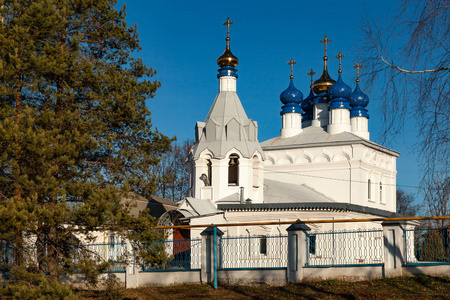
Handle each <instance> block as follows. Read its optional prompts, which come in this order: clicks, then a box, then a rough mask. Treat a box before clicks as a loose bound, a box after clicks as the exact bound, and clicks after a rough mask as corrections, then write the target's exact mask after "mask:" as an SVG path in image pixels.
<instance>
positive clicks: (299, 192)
mask: <svg viewBox="0 0 450 300" xmlns="http://www.w3.org/2000/svg"><path fill="white" fill-rule="evenodd" d="M310 202H335V201H334V200H333V199H331V198H328V197H327V196H325V195H323V194H321V193H319V192H317V191H315V190H314V189H312V188H310V187H308V186H306V185H298V184H291V183H285V182H281V181H276V180H271V179H264V203H310Z"/></svg>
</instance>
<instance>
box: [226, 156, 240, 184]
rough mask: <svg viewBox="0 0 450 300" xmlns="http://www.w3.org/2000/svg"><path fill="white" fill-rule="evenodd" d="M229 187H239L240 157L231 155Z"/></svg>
mask: <svg viewBox="0 0 450 300" xmlns="http://www.w3.org/2000/svg"><path fill="white" fill-rule="evenodd" d="M228 185H239V156H238V155H237V154H231V155H230V161H229V162H228Z"/></svg>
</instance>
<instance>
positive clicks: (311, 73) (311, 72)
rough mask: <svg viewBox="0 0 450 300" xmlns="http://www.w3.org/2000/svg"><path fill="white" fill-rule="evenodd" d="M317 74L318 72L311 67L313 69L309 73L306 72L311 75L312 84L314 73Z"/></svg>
mask: <svg viewBox="0 0 450 300" xmlns="http://www.w3.org/2000/svg"><path fill="white" fill-rule="evenodd" d="M314 74H316V72H314V71H313V69H311V71H310V72H309V73H306V75H309V76H311V85H312V84H313V75H314Z"/></svg>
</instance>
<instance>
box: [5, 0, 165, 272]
mask: <svg viewBox="0 0 450 300" xmlns="http://www.w3.org/2000/svg"><path fill="white" fill-rule="evenodd" d="M115 5H116V1H115V0H95V1H94V0H0V7H1V8H0V15H1V16H2V24H0V223H1V230H0V240H7V241H9V242H11V243H12V244H13V245H15V247H14V249H15V251H16V252H15V254H16V255H15V260H16V264H18V265H23V266H26V267H28V268H29V267H30V266H32V265H33V264H34V263H35V264H36V268H37V269H38V270H39V271H40V272H41V273H45V274H49V275H50V277H57V276H59V275H61V274H63V273H65V272H73V270H74V268H77V269H78V270H85V268H86V267H89V268H88V270H87V271H86V272H87V273H89V272H91V274H92V270H91V269H90V268H93V267H95V266H97V265H96V264H93V262H92V261H87V262H86V261H85V266H80V265H79V264H80V263H82V262H80V261H79V260H74V259H73V257H71V253H72V254H73V249H75V248H76V247H79V245H78V244H80V243H81V242H82V241H84V240H89V239H90V238H92V232H94V231H96V230H100V229H101V230H110V231H115V232H119V233H120V232H122V233H123V234H129V235H130V236H131V237H132V238H134V239H135V240H140V239H145V240H151V239H154V238H155V235H154V234H153V233H151V232H149V231H148V230H147V229H148V227H149V226H150V225H151V224H152V222H153V221H154V220H153V219H152V218H151V217H149V216H148V215H145V214H141V216H140V217H139V218H133V217H131V216H130V215H129V214H128V213H127V210H128V209H129V205H126V204H123V203H121V199H122V198H123V195H125V193H127V192H128V191H139V193H140V194H141V195H143V196H149V195H150V194H152V193H154V191H155V177H154V176H153V175H152V174H150V173H149V172H150V171H149V170H150V169H151V168H150V166H152V165H156V164H157V163H158V162H159V159H160V156H161V154H162V153H163V152H165V151H167V150H168V149H170V139H168V138H167V137H166V136H164V135H162V134H161V133H159V132H158V131H157V130H152V128H151V120H150V112H149V111H148V109H147V107H146V106H145V100H146V99H148V98H151V97H153V95H154V92H155V90H156V89H157V88H158V86H159V83H158V82H157V81H150V80H149V78H150V77H152V76H153V75H154V74H155V71H154V70H152V69H151V68H149V67H147V66H145V65H144V64H143V62H142V60H141V59H139V58H134V57H133V56H132V54H133V53H134V52H136V51H138V50H139V49H140V46H139V39H138V33H137V28H136V26H133V27H130V26H128V25H127V24H126V22H125V7H123V8H122V9H120V10H116V9H115ZM141 233H142V234H141ZM27 249H28V250H30V249H31V251H25V250H27ZM77 249H78V248H77ZM153 250H154V249H153ZM30 255H31V257H30ZM155 255H156V256H158V255H160V256H161V257H162V256H163V255H162V254H155ZM35 256H37V258H36V257H35ZM161 257H159V258H161ZM77 264H78V265H77Z"/></svg>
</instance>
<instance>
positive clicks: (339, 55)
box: [336, 51, 344, 73]
mask: <svg viewBox="0 0 450 300" xmlns="http://www.w3.org/2000/svg"><path fill="white" fill-rule="evenodd" d="M336 58H337V59H339V71H338V72H339V73H342V69H341V60H342V58H344V55H342V54H341V51H339V54H338V55H337V56H336Z"/></svg>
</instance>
